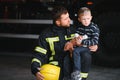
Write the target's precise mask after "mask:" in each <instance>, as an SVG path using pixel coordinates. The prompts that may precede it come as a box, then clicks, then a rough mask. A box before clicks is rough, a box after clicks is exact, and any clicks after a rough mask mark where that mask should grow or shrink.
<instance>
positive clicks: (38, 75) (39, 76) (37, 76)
mask: <svg viewBox="0 0 120 80" xmlns="http://www.w3.org/2000/svg"><path fill="white" fill-rule="evenodd" d="M40 69H41V68H38V70H39V71H40ZM36 80H44V76H43V75H42V74H41V73H40V72H37V73H36Z"/></svg>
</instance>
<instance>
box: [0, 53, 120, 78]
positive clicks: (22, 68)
mask: <svg viewBox="0 0 120 80" xmlns="http://www.w3.org/2000/svg"><path fill="white" fill-rule="evenodd" d="M30 64H31V54H30V53H22V54H21V53H12V54H11V53H9V52H8V53H3V52H0V80H36V79H35V76H34V75H32V74H31V70H30ZM119 79H120V68H109V67H103V66H97V65H92V66H91V70H90V72H89V76H88V79H87V80H119Z"/></svg>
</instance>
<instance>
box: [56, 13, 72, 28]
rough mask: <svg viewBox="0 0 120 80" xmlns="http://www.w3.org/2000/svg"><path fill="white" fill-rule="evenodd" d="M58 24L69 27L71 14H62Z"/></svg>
mask: <svg viewBox="0 0 120 80" xmlns="http://www.w3.org/2000/svg"><path fill="white" fill-rule="evenodd" d="M57 25H58V26H61V27H69V26H70V17H69V14H68V13H66V14H62V15H61V18H60V19H58V20H57Z"/></svg>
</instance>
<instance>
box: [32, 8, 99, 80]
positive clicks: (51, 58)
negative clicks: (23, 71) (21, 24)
mask: <svg viewBox="0 0 120 80" xmlns="http://www.w3.org/2000/svg"><path fill="white" fill-rule="evenodd" d="M52 15H53V26H51V27H48V28H47V29H45V30H44V31H43V32H41V33H40V36H39V39H38V45H36V47H35V49H34V53H33V56H32V63H31V72H32V73H33V74H34V75H35V76H36V79H37V80H44V76H43V75H42V74H41V73H40V70H41V68H40V67H41V66H42V65H44V64H48V63H49V64H53V65H56V66H59V67H60V76H59V80H70V75H71V71H72V68H71V65H72V63H71V59H70V58H71V57H70V56H69V51H64V46H65V43H66V42H68V41H69V40H71V39H72V38H73V37H74V32H75V29H74V27H72V26H71V25H70V21H71V20H70V18H69V13H68V11H67V9H66V8H64V7H61V6H58V7H56V8H54V9H53V11H52ZM93 48H94V50H96V49H97V47H96V46H95V47H93Z"/></svg>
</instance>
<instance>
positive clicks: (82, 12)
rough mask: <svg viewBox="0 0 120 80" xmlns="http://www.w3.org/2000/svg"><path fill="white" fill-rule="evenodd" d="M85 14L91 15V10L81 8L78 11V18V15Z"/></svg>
mask: <svg viewBox="0 0 120 80" xmlns="http://www.w3.org/2000/svg"><path fill="white" fill-rule="evenodd" d="M86 13H90V14H91V10H90V9H89V8H87V7H81V8H80V9H79V10H78V17H79V16H80V15H84V14H86Z"/></svg>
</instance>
